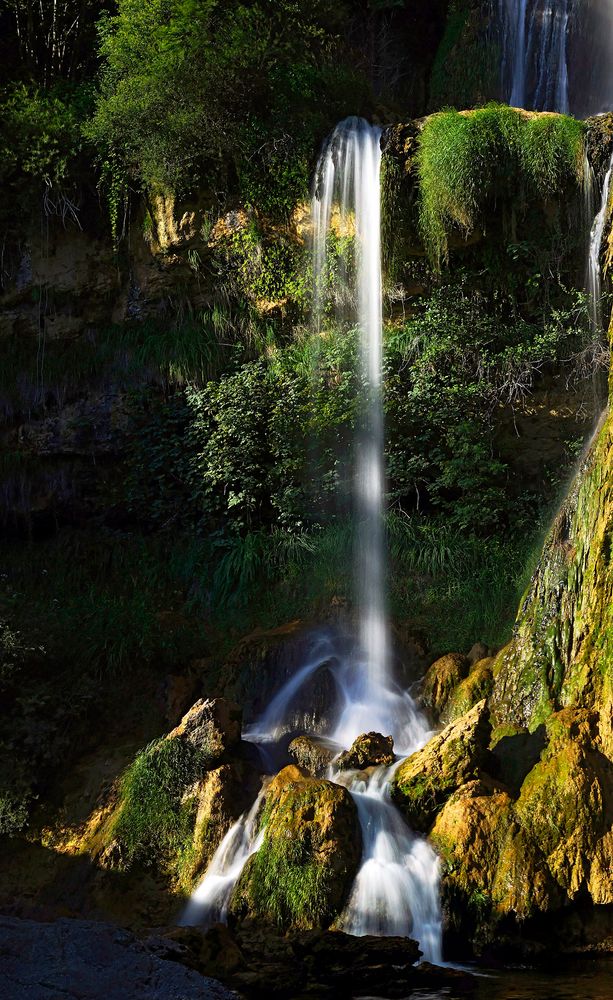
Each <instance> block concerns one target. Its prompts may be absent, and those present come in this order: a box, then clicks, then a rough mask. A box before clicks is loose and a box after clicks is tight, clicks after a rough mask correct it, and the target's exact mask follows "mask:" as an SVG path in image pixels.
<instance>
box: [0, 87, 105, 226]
mask: <svg viewBox="0 0 613 1000" xmlns="http://www.w3.org/2000/svg"><path fill="white" fill-rule="evenodd" d="M1 97H2V100H1V102H0V184H1V185H2V190H3V193H4V199H3V203H2V213H1V217H2V218H3V220H4V222H5V224H6V222H7V220H10V221H11V223H12V225H14V224H15V217H16V215H18V214H19V213H20V212H23V213H25V214H28V215H29V214H31V212H32V210H33V209H38V210H39V211H44V212H45V213H46V214H48V215H49V214H58V215H60V216H61V217H63V218H64V220H66V219H76V218H77V215H76V213H77V207H76V204H75V202H74V199H75V183H76V181H77V180H78V178H79V171H80V169H81V168H82V154H83V139H82V135H81V124H82V122H83V120H84V119H85V117H86V115H87V113H88V110H89V106H90V102H91V96H90V90H89V89H88V88H86V87H80V88H79V87H72V88H68V87H67V86H65V85H57V86H55V87H54V88H53V89H51V90H49V91H43V90H40V89H38V88H36V87H33V86H27V85H25V84H15V85H13V86H12V87H9V88H7V89H6V90H5V92H4V93H3V94H2V95H1ZM21 221H23V220H21Z"/></svg>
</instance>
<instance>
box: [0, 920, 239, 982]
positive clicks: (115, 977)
mask: <svg viewBox="0 0 613 1000" xmlns="http://www.w3.org/2000/svg"><path fill="white" fill-rule="evenodd" d="M167 945H168V947H167V948H166V950H167V951H168V952H171V954H172V951H173V949H172V943H171V942H167ZM177 950H178V949H177V948H176V946H175V948H174V952H175V954H174V955H173V956H172V957H174V958H175V961H166V960H164V959H163V958H160V957H159V956H158V955H157V954H156V953H155V950H153V949H152V948H148V947H147V946H146V945H144V944H143V943H142V942H140V941H138V940H137V939H136V938H135V937H134V936H133V935H132V934H130V933H129V932H128V931H125V930H122V929H121V928H119V927H114V926H113V925H111V924H99V923H93V922H89V921H82V920H66V919H64V920H57V921H55V922H54V923H49V924H45V923H37V922H35V921H33V920H20V919H18V918H17V917H0V952H1V953H2V965H1V966H0V995H1V996H3V997H20V998H21V1000H57V997H60V996H62V997H71V998H74V1000H99V998H100V997H106V998H107V1000H191V998H193V1000H232V998H236V994H235V993H232V992H231V991H230V990H228V989H226V987H225V986H222V985H221V983H218V982H216V981H215V980H213V979H209V978H205V977H204V976H202V975H200V973H199V972H196V971H195V970H193V969H187V968H185V967H184V966H183V965H180V964H178V962H177V961H176V957H177V955H176V952H177Z"/></svg>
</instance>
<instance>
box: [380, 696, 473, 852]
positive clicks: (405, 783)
mask: <svg viewBox="0 0 613 1000" xmlns="http://www.w3.org/2000/svg"><path fill="white" fill-rule="evenodd" d="M490 735H491V726H490V722H489V717H488V712H487V706H486V702H485V700H483V701H481V702H479V704H477V705H475V707H474V708H472V709H471V710H470V712H468V713H467V714H466V715H463V716H462V717H461V718H460V719H457V720H456V721H455V722H452V723H450V725H448V726H447V727H446V728H445V729H443V730H442V732H440V733H438V734H437V735H436V736H434V737H433V738H432V739H431V740H430V742H429V743H427V744H426V746H425V747H423V749H421V750H418V751H417V752H416V753H414V754H412V756H411V757H408V758H407V760H405V761H403V762H402V764H401V765H400V767H399V768H398V770H397V771H396V773H395V775H394V779H393V782H392V797H393V799H394V801H395V802H396V803H397V804H398V805H399V806H400V808H401V809H402V811H403V813H404V814H405V816H406V818H407V821H408V823H409V825H410V826H411V827H412V828H413V829H414V830H419V831H421V832H423V833H426V832H427V831H428V830H429V829H430V827H431V825H432V823H433V822H434V819H435V817H436V814H437V812H438V811H439V810H440V809H441V807H442V806H443V805H444V804H445V802H446V801H447V799H449V798H450V796H451V795H452V794H453V793H454V792H455V791H457V789H459V788H460V787H461V786H462V785H464V784H466V783H467V782H469V781H472V780H475V779H477V778H479V777H481V775H482V770H483V768H484V765H485V764H487V763H489V751H488V744H489V739H490Z"/></svg>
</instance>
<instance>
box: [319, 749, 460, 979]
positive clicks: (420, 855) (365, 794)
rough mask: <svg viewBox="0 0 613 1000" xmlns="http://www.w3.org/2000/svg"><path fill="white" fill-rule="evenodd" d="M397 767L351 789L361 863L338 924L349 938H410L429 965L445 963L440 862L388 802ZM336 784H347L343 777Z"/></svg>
mask: <svg viewBox="0 0 613 1000" xmlns="http://www.w3.org/2000/svg"><path fill="white" fill-rule="evenodd" d="M397 767H398V765H397V764H395V765H394V766H393V767H392V768H378V769H377V770H376V771H375V772H374V774H373V775H372V776H371V777H370V779H369V780H368V782H364V780H363V779H362V778H359V777H358V778H354V779H353V781H352V782H351V783H350V785H349V787H350V790H351V793H352V795H353V798H354V800H355V802H356V805H357V807H358V816H359V818H360V825H361V828H362V837H363V848H362V864H361V866H360V870H359V872H358V874H357V877H356V880H355V882H354V884H353V888H352V890H351V895H350V897H349V901H348V903H347V906H346V908H345V911H344V913H343V914H342V916H341V919H340V922H339V925H340V928H341V930H344V931H346V932H347V933H348V934H356V935H358V936H361V935H363V934H376V935H381V936H393V935H400V936H411V937H414V938H415V939H416V940H417V941H419V945H420V948H421V949H422V951H423V953H424V956H425V958H426V960H427V961H429V962H433V963H435V964H440V963H441V962H442V950H441V941H442V920H441V910H440V905H439V897H438V887H439V874H440V873H439V862H438V858H437V857H436V854H435V853H434V851H433V850H432V848H431V847H430V845H429V844H428V842H427V841H426V840H424V839H423V838H422V837H416V836H414V835H413V834H412V833H411V831H410V830H409V829H408V827H407V825H406V823H404V821H403V820H402V818H401V816H400V815H399V813H398V812H397V810H396V809H395V807H394V806H393V804H392V803H391V802H390V800H389V791H388V790H389V782H390V779H391V777H392V775H393V772H394V771H395V770H396V768H397ZM334 780H336V781H342V780H343V776H342V775H338V774H337V775H335V776H334Z"/></svg>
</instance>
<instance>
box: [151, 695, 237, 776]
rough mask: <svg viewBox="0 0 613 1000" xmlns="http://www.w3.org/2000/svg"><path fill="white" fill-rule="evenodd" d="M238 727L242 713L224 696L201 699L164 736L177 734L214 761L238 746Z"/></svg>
mask: <svg viewBox="0 0 613 1000" xmlns="http://www.w3.org/2000/svg"><path fill="white" fill-rule="evenodd" d="M241 729H242V713H241V710H240V708H239V707H238V705H235V704H234V703H233V702H231V701H227V700H226V699H225V698H208V699H206V700H205V699H203V698H201V699H200V700H199V701H197V702H196V703H195V705H192V707H191V708H190V709H189V711H188V712H186V713H185V715H184V716H183V718H182V719H181V721H180V723H179V725H178V726H177V727H176V728H175V729H173V730H172V732H170V733H169V734H168V736H167V737H166V739H169V740H173V739H177V738H178V737H180V738H181V739H183V740H184V741H187V742H188V743H190V744H191V745H192V746H194V747H195V748H196V749H197V750H198V751H200V752H202V753H204V754H205V755H206V756H207V757H208V759H209V760H210V761H211V762H213V761H217V760H220V759H221V758H222V757H223V756H224V754H226V753H227V752H228V751H230V750H233V749H234V748H236V747H237V746H238V744H239V743H240V740H241Z"/></svg>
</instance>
